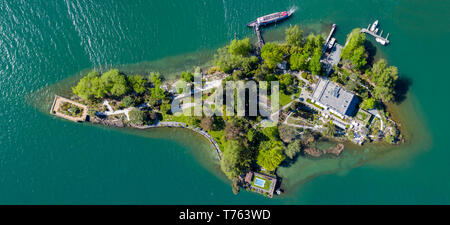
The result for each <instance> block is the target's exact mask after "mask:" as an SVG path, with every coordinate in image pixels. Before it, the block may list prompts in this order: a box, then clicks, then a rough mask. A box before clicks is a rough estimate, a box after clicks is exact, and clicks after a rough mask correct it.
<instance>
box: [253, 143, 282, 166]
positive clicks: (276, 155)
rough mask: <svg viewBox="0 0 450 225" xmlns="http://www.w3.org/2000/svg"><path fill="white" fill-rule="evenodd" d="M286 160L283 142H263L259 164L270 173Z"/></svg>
mask: <svg viewBox="0 0 450 225" xmlns="http://www.w3.org/2000/svg"><path fill="white" fill-rule="evenodd" d="M285 158H286V156H285V155H284V154H283V144H282V143H281V141H263V142H261V144H260V146H259V153H258V157H257V163H258V165H260V166H261V167H263V168H265V169H267V170H268V171H274V170H275V169H276V168H277V167H278V166H279V165H280V163H281V162H283V160H284V159H285Z"/></svg>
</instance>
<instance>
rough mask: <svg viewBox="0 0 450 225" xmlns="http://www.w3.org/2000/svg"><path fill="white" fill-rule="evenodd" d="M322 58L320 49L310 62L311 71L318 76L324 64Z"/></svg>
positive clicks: (316, 50)
mask: <svg viewBox="0 0 450 225" xmlns="http://www.w3.org/2000/svg"><path fill="white" fill-rule="evenodd" d="M321 57H322V51H321V50H320V49H315V50H314V54H313V56H312V57H311V60H310V61H309V70H310V71H311V73H312V74H313V75H317V74H319V73H320V71H321V70H322V63H321V62H320V58H321Z"/></svg>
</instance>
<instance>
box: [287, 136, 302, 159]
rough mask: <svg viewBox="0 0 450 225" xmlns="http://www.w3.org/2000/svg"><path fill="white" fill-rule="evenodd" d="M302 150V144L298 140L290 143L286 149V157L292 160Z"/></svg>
mask: <svg viewBox="0 0 450 225" xmlns="http://www.w3.org/2000/svg"><path fill="white" fill-rule="evenodd" d="M301 150H302V142H301V141H300V140H295V141H294V142H292V143H290V144H289V145H288V146H287V148H286V151H285V153H286V156H287V157H289V158H290V159H293V158H294V157H295V156H296V155H297V154H298V153H300V151H301Z"/></svg>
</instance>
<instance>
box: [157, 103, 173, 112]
mask: <svg viewBox="0 0 450 225" xmlns="http://www.w3.org/2000/svg"><path fill="white" fill-rule="evenodd" d="M171 108H172V105H171V104H170V103H168V102H164V103H163V104H161V106H160V107H159V110H160V111H161V113H163V114H167V113H169V111H170V109H171Z"/></svg>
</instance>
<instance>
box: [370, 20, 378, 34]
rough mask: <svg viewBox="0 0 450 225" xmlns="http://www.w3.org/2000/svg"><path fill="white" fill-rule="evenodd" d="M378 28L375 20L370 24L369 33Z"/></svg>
mask: <svg viewBox="0 0 450 225" xmlns="http://www.w3.org/2000/svg"><path fill="white" fill-rule="evenodd" d="M377 26H378V20H375V22H374V23H373V24H372V26H371V27H370V31H372V32H374V31H375V28H377Z"/></svg>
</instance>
